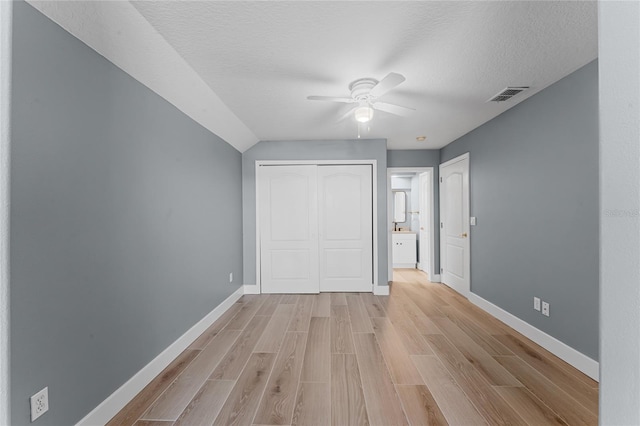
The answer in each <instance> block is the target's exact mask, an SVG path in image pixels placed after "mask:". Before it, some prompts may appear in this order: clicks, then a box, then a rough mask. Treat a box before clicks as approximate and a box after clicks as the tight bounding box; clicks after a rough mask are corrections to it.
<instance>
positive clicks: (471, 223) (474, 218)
mask: <svg viewBox="0 0 640 426" xmlns="http://www.w3.org/2000/svg"><path fill="white" fill-rule="evenodd" d="M469 225H471V226H476V217H475V216H471V217H470V218H469Z"/></svg>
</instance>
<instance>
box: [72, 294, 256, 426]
mask: <svg viewBox="0 0 640 426" xmlns="http://www.w3.org/2000/svg"><path fill="white" fill-rule="evenodd" d="M243 293H244V287H240V288H239V289H238V290H236V291H235V292H234V293H233V294H232V295H231V296H229V297H227V298H226V299H225V300H224V301H223V302H222V303H220V304H219V305H218V306H216V307H215V308H214V309H213V310H212V311H211V312H209V313H208V314H207V315H206V316H205V317H204V318H202V319H201V320H200V321H199V322H198V323H197V324H196V325H194V326H193V327H191V328H190V329H189V330H188V331H187V332H186V333H184V334H183V335H182V336H180V337H179V338H178V340H176V341H175V342H173V343H172V344H171V345H170V346H169V347H168V348H167V349H165V350H164V351H162V353H160V355H158V356H157V357H155V358H154V359H153V360H152V361H151V362H150V363H149V364H147V365H146V366H145V367H144V368H142V370H140V371H138V372H137V373H136V374H135V375H134V376H133V377H132V378H130V379H129V380H128V381H127V382H126V383H125V384H124V385H122V386H120V388H118V390H116V391H115V392H114V393H112V394H111V395H110V396H109V397H108V398H107V399H105V400H104V401H103V402H102V403H101V404H100V405H98V406H97V407H96V408H95V409H93V411H91V412H90V413H89V414H87V415H86V416H85V417H84V418H83V419H82V420H80V421H79V422H78V423H77V426H80V425H82V426H84V425H87V426H89V425H104V424H106V423H107V422H108V421H109V420H111V419H112V418H113V416H115V415H116V414H118V412H119V411H120V410H122V409H123V408H124V406H125V405H127V404H128V403H129V401H131V400H132V399H133V398H134V397H135V396H136V395H137V394H138V393H140V391H141V390H142V389H144V387H145V386H147V385H148V384H149V383H150V382H151V380H153V379H154V378H155V377H156V376H157V375H158V374H160V373H161V372H162V370H164V369H165V368H166V367H167V366H168V365H169V364H171V362H172V361H173V360H174V359H176V358H177V356H178V355H180V354H181V353H182V351H184V350H185V349H187V348H188V347H189V345H190V344H191V343H193V342H194V341H195V340H196V339H197V338H198V337H199V336H200V335H201V334H202V333H204V331H205V330H206V329H207V328H209V326H211V324H213V323H214V322H215V321H216V320H217V319H218V318H220V316H221V315H222V314H223V313H224V312H225V311H226V310H227V309H229V308H230V307H231V305H233V304H234V303H235V302H236V301H237V300H238V299H239V298H240V296H242V295H243Z"/></svg>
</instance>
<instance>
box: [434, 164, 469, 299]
mask: <svg viewBox="0 0 640 426" xmlns="http://www.w3.org/2000/svg"><path fill="white" fill-rule="evenodd" d="M463 160H467V182H466V184H467V188H469V194H468V198H467V205H468V206H469V216H471V184H470V183H471V176H470V175H471V160H470V159H469V153H468V152H465V153H464V154H462V155H459V156H457V157H455V158H452V159H451V160H449V161H445V162H444V163H442V164H440V166H439V167H438V176H439V177H438V180H440V179H442V168H443V167H447V166H450V165H452V164H455V163H458V162H460V161H463ZM441 183H442V182H440V181H439V182H438V185H440V184H441ZM438 194H439V204H440V208H439V210H440V212H439V214H440V223H442V218H443V217H444V215H443V214H442V210H443V208H444V207H443V206H444V204H443V203H442V195H443V194H444V191H443V190H442V188H441V187H439V191H438ZM467 226H468V227H469V231H468V232H467V234H468V237H467V251H468V253H467V254H468V256H469V262H468V270H466V271H465V272H466V273H467V277H469V279H468V283H469V285H468V287H467V288H465V289H464V293H462V295H463V296H464V297H466V298H469V295H470V294H471V227H470V226H469V218H468V217H467ZM442 231H443V229H440V269H441V271H440V277H441V281H442V283H443V284H446V283H445V282H444V273H442V268H443V266H444V262H443V261H442V258H443V255H444V250H443V249H444V247H443V246H444V240H445V238H444V235H443V234H444V233H443V232H442ZM447 286H448V285H447ZM449 288H451V289H453V288H452V287H450V286H449Z"/></svg>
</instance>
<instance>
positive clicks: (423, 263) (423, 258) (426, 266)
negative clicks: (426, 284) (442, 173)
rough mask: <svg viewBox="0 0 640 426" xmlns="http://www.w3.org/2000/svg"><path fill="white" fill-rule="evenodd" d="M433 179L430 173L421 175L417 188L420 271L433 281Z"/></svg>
mask: <svg viewBox="0 0 640 426" xmlns="http://www.w3.org/2000/svg"><path fill="white" fill-rule="evenodd" d="M432 181H433V177H432V173H431V172H426V173H421V174H420V176H419V188H420V198H419V200H420V215H419V220H420V233H419V238H420V239H419V245H418V247H419V250H420V259H419V265H420V269H421V270H422V271H424V272H426V273H427V275H428V276H429V279H433V276H432V275H431V274H432V273H433V271H432V270H431V269H432V268H431V257H432V255H433V253H432V250H431V249H432V247H431V226H432V224H433V217H432V210H431V191H432V188H433V183H432Z"/></svg>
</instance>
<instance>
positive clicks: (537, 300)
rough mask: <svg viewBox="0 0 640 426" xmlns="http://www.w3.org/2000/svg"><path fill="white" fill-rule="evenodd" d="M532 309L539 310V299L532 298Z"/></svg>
mask: <svg viewBox="0 0 640 426" xmlns="http://www.w3.org/2000/svg"><path fill="white" fill-rule="evenodd" d="M533 309H535V310H536V311H539V310H540V298H539V297H534V298H533Z"/></svg>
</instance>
